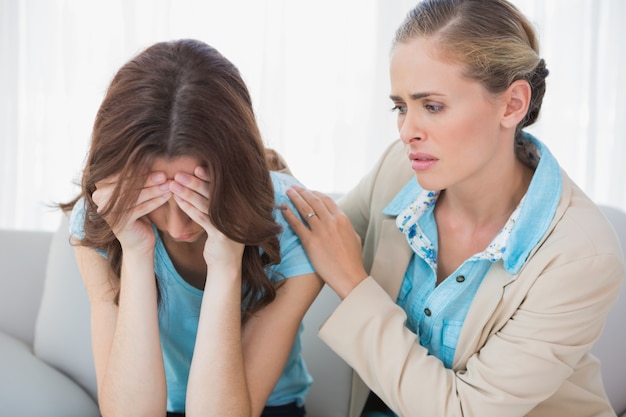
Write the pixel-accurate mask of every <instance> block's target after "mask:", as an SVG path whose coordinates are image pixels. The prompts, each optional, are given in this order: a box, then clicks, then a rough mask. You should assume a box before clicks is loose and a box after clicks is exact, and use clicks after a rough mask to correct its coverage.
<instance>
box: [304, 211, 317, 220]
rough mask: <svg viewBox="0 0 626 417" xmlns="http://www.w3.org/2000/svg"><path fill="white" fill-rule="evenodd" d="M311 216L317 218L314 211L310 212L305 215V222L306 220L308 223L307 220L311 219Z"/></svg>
mask: <svg viewBox="0 0 626 417" xmlns="http://www.w3.org/2000/svg"><path fill="white" fill-rule="evenodd" d="M313 216H317V214H315V212H314V211H312V212H310V213H309V214H307V215H306V216H305V218H306V220H307V221H309V220H310V219H311V217H313Z"/></svg>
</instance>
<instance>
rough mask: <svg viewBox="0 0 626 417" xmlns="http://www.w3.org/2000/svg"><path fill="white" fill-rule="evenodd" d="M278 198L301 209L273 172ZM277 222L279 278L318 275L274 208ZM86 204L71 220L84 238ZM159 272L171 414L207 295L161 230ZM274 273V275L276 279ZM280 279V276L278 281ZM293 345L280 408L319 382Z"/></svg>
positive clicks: (278, 390)
mask: <svg viewBox="0 0 626 417" xmlns="http://www.w3.org/2000/svg"><path fill="white" fill-rule="evenodd" d="M271 178H272V182H273V185H274V198H275V203H276V205H277V206H279V205H283V204H287V205H289V206H290V207H291V209H292V211H294V212H295V213H297V210H296V209H295V207H294V206H293V204H292V203H291V202H290V200H289V198H288V197H287V196H286V190H287V189H288V188H289V187H290V186H291V185H292V184H295V183H297V181H296V180H295V179H294V178H293V177H291V176H289V175H286V174H282V173H277V172H272V173H271ZM274 218H275V220H276V221H277V222H278V223H279V224H280V225H281V226H282V227H283V231H282V233H281V234H280V236H279V240H280V252H281V263H280V264H278V265H273V266H271V267H270V268H271V269H273V270H274V271H276V272H278V275H279V276H282V277H284V278H290V277H293V276H297V275H304V274H308V273H312V272H314V269H313V266H312V265H311V263H310V261H309V259H308V257H307V255H306V253H305V251H304V248H303V247H302V245H301V243H300V240H299V239H298V237H297V235H296V234H295V232H294V231H293V230H292V229H291V227H290V226H289V224H288V223H287V222H286V220H285V219H284V217H283V215H282V211H281V210H280V209H275V210H274ZM83 225H84V203H82V202H79V203H78V204H76V206H75V208H74V211H73V212H72V216H71V218H70V232H71V233H72V234H73V235H75V236H77V237H78V238H81V237H82V236H84V232H83ZM155 235H156V238H157V240H156V247H155V257H154V268H155V273H156V275H157V280H158V283H159V288H160V290H161V305H160V308H159V328H160V335H161V345H162V350H163V361H164V365H165V376H166V380H167V410H168V411H174V412H183V411H184V410H185V395H186V392H187V380H188V377H189V368H190V365H191V358H192V356H193V350H194V344H195V338H196V333H197V329H198V320H199V316H200V306H201V302H202V294H203V291H202V290H199V289H197V288H195V287H193V286H192V285H189V284H188V283H187V282H186V281H185V280H184V279H183V278H182V277H181V276H180V274H179V273H178V272H177V271H176V269H175V268H174V265H173V264H172V261H171V259H170V257H169V255H168V253H167V251H166V250H165V246H164V245H163V242H162V240H161V238H160V237H159V234H158V233H157V232H156V229H155ZM272 275H274V274H270V276H272ZM274 279H275V278H274ZM301 333H302V324H300V329H299V331H298V336H297V337H296V340H295V342H294V344H293V347H292V349H291V352H290V354H289V358H288V360H287V364H286V365H285V369H284V370H283V373H282V375H281V377H280V379H279V381H278V383H277V385H276V387H275V388H274V391H273V392H272V394H271V395H270V397H269V399H268V401H267V405H269V406H276V405H284V404H288V403H291V402H296V403H297V404H298V405H300V406H302V405H303V404H304V401H305V398H306V394H307V393H308V391H309V388H310V386H311V384H312V382H313V379H312V377H311V375H310V374H309V372H308V370H307V368H306V365H305V363H304V360H303V359H302V356H301V350H302V346H301V342H300V334H301Z"/></svg>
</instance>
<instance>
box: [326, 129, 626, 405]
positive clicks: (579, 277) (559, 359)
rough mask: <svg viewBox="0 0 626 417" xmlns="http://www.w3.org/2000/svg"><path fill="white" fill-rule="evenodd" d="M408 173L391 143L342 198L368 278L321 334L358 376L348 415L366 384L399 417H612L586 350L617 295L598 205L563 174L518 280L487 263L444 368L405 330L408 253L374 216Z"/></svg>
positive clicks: (616, 258)
mask: <svg viewBox="0 0 626 417" xmlns="http://www.w3.org/2000/svg"><path fill="white" fill-rule="evenodd" d="M413 175H414V173H413V172H412V170H411V169H410V166H409V163H408V161H407V157H406V154H405V152H404V150H403V147H402V144H401V143H400V142H399V141H397V142H395V143H394V144H392V145H391V146H390V147H389V148H388V150H387V151H386V152H385V154H384V155H383V157H382V158H381V160H380V161H379V164H378V165H377V166H376V167H375V169H374V170H373V171H372V173H371V174H370V175H369V176H367V177H365V178H364V179H363V180H362V181H361V183H360V184H359V185H358V186H357V187H356V188H355V190H353V191H352V192H350V193H349V194H347V195H346V196H345V197H344V198H343V199H342V200H341V207H342V209H343V210H344V211H345V212H346V214H347V215H348V216H349V217H350V219H351V221H352V223H353V225H354V227H355V229H356V231H357V233H358V234H359V235H360V236H361V239H362V241H363V260H364V264H365V266H366V269H367V270H368V271H369V273H370V275H371V276H370V277H369V278H367V279H366V280H365V281H363V282H362V283H361V284H360V285H359V286H357V287H356V288H355V289H354V290H353V291H352V292H351V293H350V294H349V295H348V297H346V298H345V299H344V300H343V301H342V303H341V304H340V305H339V307H338V308H337V309H336V310H335V311H334V312H333V314H332V315H331V316H330V317H329V318H328V320H327V321H326V322H325V323H324V325H323V326H322V327H321V329H320V332H319V335H320V337H321V338H322V340H324V342H325V343H327V344H328V345H329V346H330V347H331V348H332V349H333V350H334V351H335V352H337V354H339V355H340V356H341V357H342V358H343V359H344V360H345V361H346V362H348V363H349V364H350V365H351V366H352V367H353V369H354V370H355V371H356V372H357V373H358V376H360V379H359V377H358V376H356V375H355V378H354V382H353V387H352V389H353V399H352V404H351V414H350V417H357V416H358V415H360V412H361V410H362V408H363V405H364V402H365V399H366V398H367V395H368V394H369V389H368V388H367V386H369V388H370V389H372V390H373V391H374V392H375V393H376V394H378V396H379V397H381V398H382V399H383V400H384V401H385V402H386V403H387V404H388V405H389V406H390V407H391V408H392V409H393V410H394V411H395V412H396V413H398V414H399V415H400V416H407V417H408V416H424V417H447V416H476V417H514V416H532V417H561V416H562V417H577V416H580V417H582V416H585V417H588V416H614V415H615V414H614V412H613V411H612V409H611V407H610V405H609V402H608V400H607V398H606V395H605V393H604V389H603V386H602V382H601V376H600V367H599V362H598V360H597V359H596V358H594V357H593V356H592V355H591V354H590V353H589V350H590V347H591V346H592V344H593V343H594V342H595V341H596V340H597V339H598V337H599V336H600V334H601V332H602V329H603V327H604V323H605V319H606V315H607V311H608V310H609V308H610V307H611V306H612V304H613V303H614V301H615V300H616V298H617V295H618V290H619V287H620V285H621V282H622V280H623V277H624V259H623V257H622V252H621V250H620V246H619V243H618V240H617V237H616V235H615V232H614V231H613V229H612V228H611V226H610V225H609V223H608V221H607V220H606V219H605V218H604V216H603V215H602V213H601V212H600V211H599V209H598V208H597V207H596V206H595V205H594V204H593V202H592V201H591V200H590V199H589V198H588V197H587V196H585V194H584V193H583V192H582V191H581V190H580V189H579V188H578V187H576V185H575V184H574V183H573V182H572V181H571V180H570V179H569V178H568V177H567V175H566V174H565V173H562V175H563V195H562V197H561V201H560V203H559V205H558V207H557V211H556V215H555V218H554V220H553V222H552V224H551V225H550V228H549V230H548V232H547V233H546V236H545V237H544V238H543V240H542V241H541V242H539V244H538V245H537V247H535V248H534V250H533V252H532V253H531V254H530V257H529V259H528V261H527V262H526V264H525V265H524V266H523V267H522V269H521V270H520V271H519V273H518V274H517V275H510V274H509V273H508V272H506V270H504V268H503V267H502V262H501V261H500V262H499V263H495V264H494V265H493V266H492V267H491V268H490V270H489V272H488V273H487V275H486V276H485V278H484V280H483V282H482V284H481V286H480V288H479V290H478V292H477V294H476V298H475V300H474V302H473V304H472V306H471V308H470V310H469V312H468V314H467V317H466V319H465V324H464V326H463V329H462V331H461V334H460V338H459V341H458V345H457V349H456V354H455V358H454V364H453V369H446V368H445V367H444V366H443V365H442V363H441V362H440V361H439V360H438V359H437V358H435V357H433V356H429V355H428V354H427V351H426V350H425V349H424V348H423V347H422V346H420V344H419V342H418V340H417V338H416V337H415V335H414V334H413V333H411V332H410V331H409V330H408V329H407V328H406V327H405V326H404V323H405V319H406V316H405V313H404V311H403V310H402V309H401V308H400V307H398V306H397V305H396V304H395V300H396V297H397V294H398V291H399V288H400V284H401V282H402V279H403V276H404V273H405V271H406V269H407V266H408V263H409V260H410V257H411V253H412V252H411V248H410V247H409V246H408V244H407V243H406V240H405V237H404V235H403V234H401V233H400V232H399V231H398V229H397V227H396V225H395V219H394V218H392V217H389V216H384V215H382V214H381V212H382V210H383V209H384V208H385V207H386V206H387V204H388V203H389V202H390V201H391V199H392V198H393V197H394V196H395V195H396V194H397V193H398V192H399V190H400V189H401V188H402V187H403V186H404V185H405V184H406V183H407V182H408V181H409V179H410V178H411V177H412V176H413ZM363 382H364V383H365V384H367V386H366V385H365V384H364V383H363Z"/></svg>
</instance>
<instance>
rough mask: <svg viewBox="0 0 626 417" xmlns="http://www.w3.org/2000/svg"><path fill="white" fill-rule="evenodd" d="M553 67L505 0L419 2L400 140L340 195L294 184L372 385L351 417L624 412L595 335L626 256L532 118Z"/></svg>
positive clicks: (403, 67)
mask: <svg viewBox="0 0 626 417" xmlns="http://www.w3.org/2000/svg"><path fill="white" fill-rule="evenodd" d="M547 75H548V70H547V69H546V64H545V62H544V60H543V59H542V58H541V56H540V54H539V45H538V42H537V38H536V36H535V32H534V30H533V27H532V25H531V24H530V22H529V21H528V20H527V19H526V17H525V16H524V15H523V14H522V13H520V11H519V10H517V8H515V7H514V6H513V5H512V4H510V3H509V2H507V1H506V0H424V1H421V2H419V3H418V4H417V5H416V6H415V7H414V8H413V9H412V10H411V11H410V12H409V13H408V15H407V17H406V20H405V21H404V23H403V24H402V25H401V26H400V28H399V29H398V31H397V32H396V38H395V41H394V43H393V47H392V51H391V60H390V78H391V93H390V98H391V101H392V103H393V108H394V110H395V111H396V112H397V125H398V131H399V140H397V141H395V142H394V143H393V144H392V145H391V146H390V147H389V148H388V149H387V151H386V152H385V153H384V155H383V156H382V157H381V159H380V161H379V163H378V164H377V165H376V166H375V167H374V168H373V169H372V171H371V173H370V174H369V175H367V176H366V177H365V178H364V179H363V180H362V181H361V182H360V183H359V184H358V185H357V187H356V188H355V189H354V190H352V191H351V192H349V193H348V194H346V195H345V197H344V198H343V199H342V200H341V201H340V204H339V206H338V205H337V204H335V203H334V202H333V201H332V200H331V199H330V198H328V197H326V196H323V195H321V194H319V193H314V192H311V191H308V190H304V189H299V188H294V190H293V192H291V191H290V194H289V195H290V197H291V198H292V201H294V202H295V203H296V206H297V207H298V209H299V210H300V213H310V212H315V213H316V215H315V216H313V217H312V218H311V219H309V221H308V225H309V226H310V228H309V227H307V226H305V225H304V224H302V223H301V221H300V220H299V219H297V218H296V217H294V215H293V213H289V212H286V213H285V216H286V218H287V220H288V221H289V223H290V224H291V225H292V227H293V228H294V230H295V231H296V232H297V233H298V235H300V237H301V239H302V242H303V244H304V245H305V247H306V249H307V252H308V254H309V256H310V258H311V261H312V262H313V264H314V265H315V266H316V268H317V272H318V274H319V275H320V276H321V277H322V279H324V281H326V283H327V284H328V285H329V286H330V287H331V288H332V289H333V290H334V291H335V292H336V293H337V294H338V295H339V296H340V297H341V299H342V300H343V301H342V302H341V304H340V305H339V307H338V308H337V309H336V310H335V312H334V313H333V314H332V315H331V316H330V318H329V319H328V320H327V321H326V322H325V323H324V325H323V326H322V328H321V330H320V337H321V338H322V339H323V340H324V341H325V342H326V343H327V344H328V345H329V346H330V347H331V348H332V349H333V350H335V352H337V353H338V354H339V355H340V356H341V357H343V358H344V359H345V360H346V361H347V362H348V363H349V364H350V365H351V366H352V367H353V368H354V369H355V370H356V372H357V373H358V375H359V376H360V377H361V379H362V381H363V382H365V384H366V385H367V386H365V385H364V384H363V383H362V382H360V380H359V379H356V378H355V384H354V386H353V391H352V392H353V394H354V395H353V405H354V408H353V413H352V414H351V415H350V417H354V416H358V415H363V416H368V417H373V416H395V415H399V416H403V417H409V416H412V417H434V416H436V417H452V416H454V417H459V416H475V417H503V416H506V417H522V416H529V417H590V416H596V417H599V416H605V417H610V416H614V415H615V413H614V412H613V410H612V409H611V406H610V404H609V401H608V399H607V397H606V394H605V393H604V390H603V387H602V379H601V373H600V364H599V363H598V360H597V359H596V358H595V357H593V355H592V354H591V353H590V350H591V347H592V345H593V344H594V343H595V341H596V340H598V338H599V337H600V334H601V332H602V329H603V326H604V323H605V320H606V315H607V312H608V310H609V308H610V307H611V305H612V304H613V303H614V302H615V300H616V298H617V296H618V294H619V291H618V289H619V287H620V285H621V283H622V281H623V277H624V260H623V257H622V252H621V249H620V246H619V242H618V240H617V238H616V236H615V233H614V232H613V230H612V228H611V225H610V224H609V223H608V222H607V220H606V218H605V217H604V216H603V214H602V212H601V211H600V210H599V208H598V207H597V206H596V205H595V204H594V203H593V202H592V201H591V200H590V199H589V197H587V196H586V195H585V194H584V193H583V192H582V191H581V189H580V188H579V187H577V186H576V185H575V184H574V183H573V182H572V180H571V179H570V178H569V177H568V176H567V174H566V173H565V172H564V171H563V170H562V169H561V168H560V166H559V164H558V162H557V161H556V159H555V158H554V157H553V156H552V155H551V154H550V151H549V149H548V147H547V146H546V145H544V144H543V143H542V142H541V141H539V140H538V139H537V138H535V137H533V136H532V135H530V134H529V133H527V132H525V131H524V129H525V128H526V127H527V126H530V125H532V124H533V123H534V122H535V121H536V119H537V117H538V115H539V110H540V108H541V103H542V99H543V96H544V92H545V89H546V76H547ZM557 139H558V138H557ZM562 139H563V140H567V138H562ZM355 231H356V233H355ZM370 390H371V393H370ZM362 410H365V412H364V413H363V414H361V412H362Z"/></svg>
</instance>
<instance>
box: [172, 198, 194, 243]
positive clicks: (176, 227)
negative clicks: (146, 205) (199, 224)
mask: <svg viewBox="0 0 626 417" xmlns="http://www.w3.org/2000/svg"><path fill="white" fill-rule="evenodd" d="M168 204H169V207H168V208H169V215H168V216H167V232H168V233H169V235H170V236H172V237H173V238H178V237H180V236H182V235H184V234H185V233H187V232H188V229H189V225H190V224H191V223H192V222H193V221H192V220H191V218H190V217H189V216H188V215H187V214H186V213H185V212H184V211H183V210H182V209H181V208H180V207H179V206H178V204H177V203H176V201H175V200H174V199H173V198H172V199H171V200H170V202H169V203H168Z"/></svg>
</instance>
